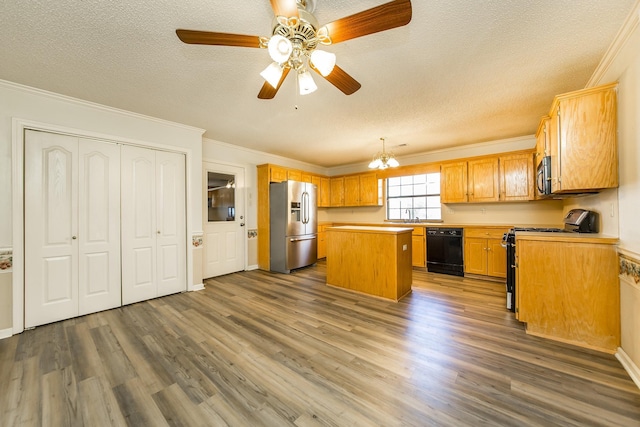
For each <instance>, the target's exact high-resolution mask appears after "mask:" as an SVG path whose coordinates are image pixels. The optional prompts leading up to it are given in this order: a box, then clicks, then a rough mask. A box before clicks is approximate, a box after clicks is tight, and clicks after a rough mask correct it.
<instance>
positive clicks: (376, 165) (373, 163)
mask: <svg viewBox="0 0 640 427" xmlns="http://www.w3.org/2000/svg"><path fill="white" fill-rule="evenodd" d="M380 166H382V161H381V160H380V159H375V160H372V161H371V163H369V169H378V168H379V167H380Z"/></svg>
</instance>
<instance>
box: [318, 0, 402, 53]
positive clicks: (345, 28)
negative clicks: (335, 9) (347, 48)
mask: <svg viewBox="0 0 640 427" xmlns="http://www.w3.org/2000/svg"><path fill="white" fill-rule="evenodd" d="M410 21H411V1H410V0H395V1H392V2H389V3H385V4H382V5H380V6H377V7H374V8H372V9H368V10H365V11H363V12H360V13H356V14H355V15H351V16H347V17H345V18H342V19H338V20H337V21H333V22H331V23H329V24H327V25H325V27H326V28H327V30H328V33H329V37H330V38H331V41H332V43H340V42H343V41H345V40H351V39H355V38H356V37H362V36H366V35H368V34H373V33H377V32H380V31H385V30H390V29H392V28H397V27H402V26H403V25H407V24H408V23H409V22H410Z"/></svg>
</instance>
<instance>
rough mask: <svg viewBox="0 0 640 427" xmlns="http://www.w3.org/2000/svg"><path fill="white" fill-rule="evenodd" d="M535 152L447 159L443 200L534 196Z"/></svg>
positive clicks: (480, 200) (442, 181) (479, 200)
mask: <svg viewBox="0 0 640 427" xmlns="http://www.w3.org/2000/svg"><path fill="white" fill-rule="evenodd" d="M534 178H535V177H534V173H533V154H532V152H529V151H525V152H515V153H507V154H504V155H499V156H486V157H479V158H475V159H470V160H468V161H465V162H452V163H445V164H443V165H442V167H441V169H440V200H441V202H442V203H465V202H475V203H486V202H498V201H504V202H510V201H519V200H533V199H534V198H535V194H534V188H535V187H534Z"/></svg>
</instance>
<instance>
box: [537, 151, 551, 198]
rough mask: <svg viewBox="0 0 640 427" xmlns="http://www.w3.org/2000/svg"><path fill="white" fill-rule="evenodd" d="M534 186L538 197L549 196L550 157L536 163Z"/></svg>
mask: <svg viewBox="0 0 640 427" xmlns="http://www.w3.org/2000/svg"><path fill="white" fill-rule="evenodd" d="M536 186H537V187H538V195H539V196H548V195H551V156H544V157H543V158H542V161H541V162H540V163H538V173H537V175H536Z"/></svg>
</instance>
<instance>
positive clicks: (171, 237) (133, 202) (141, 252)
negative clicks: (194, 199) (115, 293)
mask: <svg viewBox="0 0 640 427" xmlns="http://www.w3.org/2000/svg"><path fill="white" fill-rule="evenodd" d="M121 153H122V182H121V187H122V226H121V229H122V302H123V304H131V303H134V302H138V301H143V300H147V299H151V298H155V297H158V296H163V295H168V294H172V293H176V292H181V291H185V290H186V289H187V279H186V187H185V185H186V179H185V157H184V155H183V154H178V153H167V152H163V151H156V150H151V149H146V148H139V147H131V146H123V147H122V150H121Z"/></svg>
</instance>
